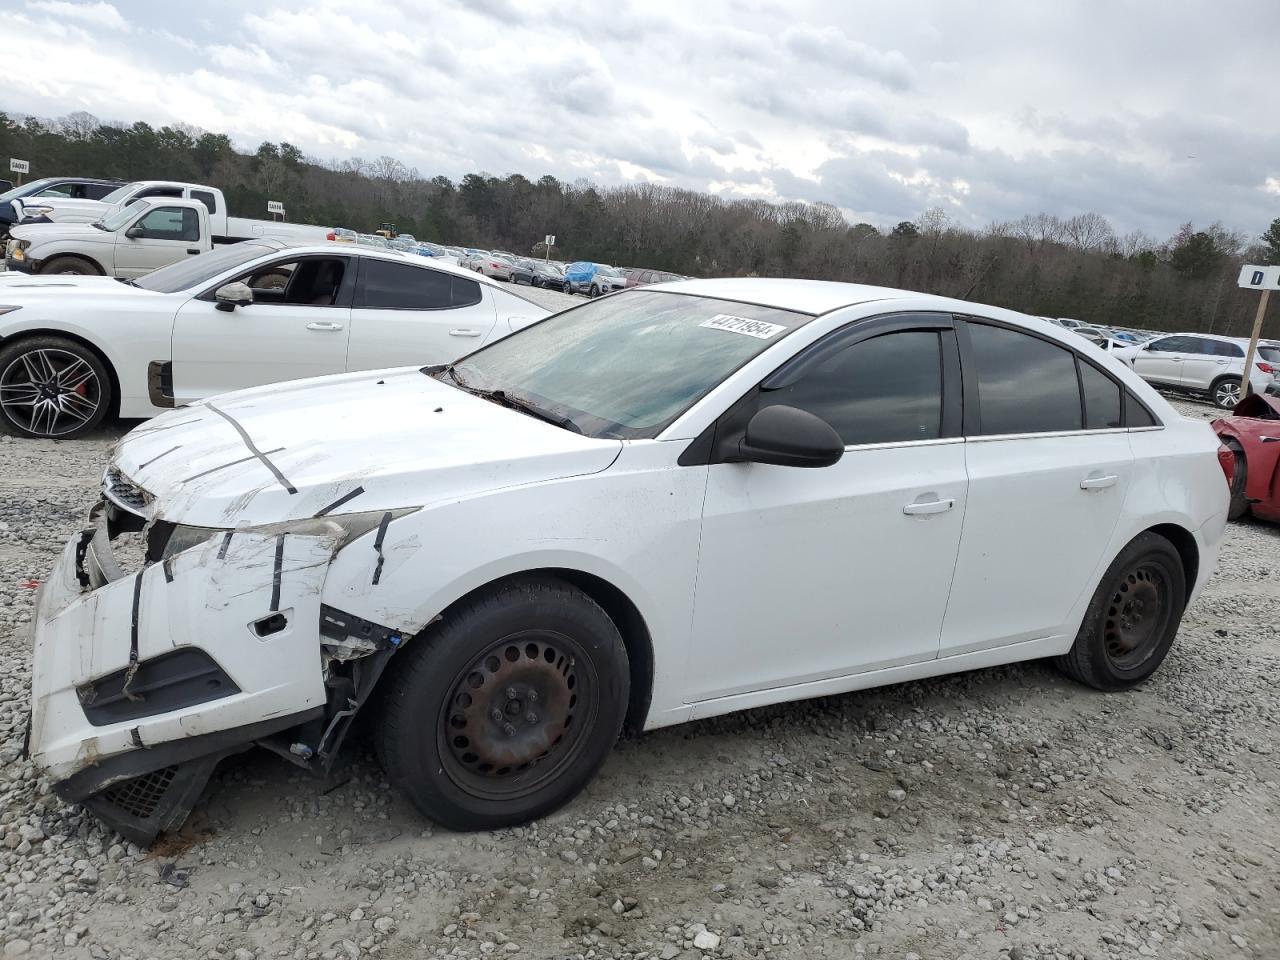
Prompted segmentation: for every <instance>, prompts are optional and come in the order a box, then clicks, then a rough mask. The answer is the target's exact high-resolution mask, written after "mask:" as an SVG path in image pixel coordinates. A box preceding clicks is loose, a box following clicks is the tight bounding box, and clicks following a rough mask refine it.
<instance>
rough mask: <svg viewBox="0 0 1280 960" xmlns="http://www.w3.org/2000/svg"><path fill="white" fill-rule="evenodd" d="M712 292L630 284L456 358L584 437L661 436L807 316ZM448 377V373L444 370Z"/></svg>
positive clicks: (480, 385)
mask: <svg viewBox="0 0 1280 960" xmlns="http://www.w3.org/2000/svg"><path fill="white" fill-rule="evenodd" d="M811 319H812V318H811V317H810V316H808V315H807V314H800V313H790V312H788V311H785V310H776V309H773V308H771V307H758V306H752V305H749V304H745V303H735V302H732V301H728V300H713V299H710V298H708V297H690V296H681V295H679V294H672V293H655V292H651V291H647V290H643V289H633V290H630V291H627V292H625V293H621V294H619V295H618V296H616V297H608V298H605V299H603V300H595V301H592V302H590V303H587V304H584V305H583V306H581V307H577V308H575V309H572V310H566V311H565V312H564V313H558V314H555V315H554V316H551V317H548V318H547V319H546V320H543V321H541V322H539V323H536V324H534V325H533V326H530V327H526V328H525V329H523V330H521V331H520V332H518V333H515V334H512V335H511V336H509V337H507V338H506V339H504V340H499V341H498V342H497V343H494V344H491V345H490V346H488V347H485V348H484V349H483V350H479V351H477V352H476V353H473V354H472V355H471V356H469V357H467V358H466V359H464V360H461V361H459V362H458V363H457V364H456V365H455V367H454V372H455V373H456V375H457V377H458V378H459V379H461V381H462V382H463V383H465V384H467V385H468V386H470V387H474V388H476V389H482V390H502V391H504V392H506V393H507V394H509V395H513V396H515V397H518V398H523V399H526V400H529V401H531V402H533V403H536V404H537V405H538V406H540V407H543V408H545V409H548V410H551V411H553V412H555V413H557V414H559V415H561V416H565V417H568V418H570V419H571V420H572V421H573V423H574V424H575V426H576V427H577V428H578V429H580V430H582V432H583V433H585V434H586V435H587V436H592V437H622V438H643V437H654V436H657V435H658V434H659V433H660V432H661V431H662V429H663V428H664V427H666V426H667V425H668V424H669V423H671V421H673V420H674V419H675V418H676V417H678V416H680V414H682V413H684V412H685V411H686V410H687V409H689V407H690V406H692V405H693V404H694V403H695V402H696V401H697V400H699V399H700V398H701V397H702V396H704V395H705V394H706V393H707V391H709V390H711V389H712V388H713V387H715V386H717V385H718V384H719V383H720V382H721V381H722V380H724V378H725V377H727V376H728V375H729V374H730V373H732V372H733V371H734V370H737V369H738V368H739V367H740V366H742V365H743V364H744V363H746V362H747V361H748V360H750V359H751V358H752V357H754V356H756V355H757V354H759V353H761V352H762V351H764V350H766V349H768V348H769V347H771V346H773V345H774V344H775V343H777V342H778V341H779V340H781V339H782V338H783V337H785V336H786V335H787V334H788V333H790V332H791V331H792V330H794V329H796V328H797V327H800V326H803V325H804V324H806V323H808V322H809V321H810V320H811ZM438 376H439V377H440V379H441V380H443V381H444V382H445V383H452V382H453V380H452V379H450V375H449V374H448V373H447V372H442V373H440V374H438Z"/></svg>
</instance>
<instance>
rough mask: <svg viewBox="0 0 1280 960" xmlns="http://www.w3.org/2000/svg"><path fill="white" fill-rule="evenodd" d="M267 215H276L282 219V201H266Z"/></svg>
mask: <svg viewBox="0 0 1280 960" xmlns="http://www.w3.org/2000/svg"><path fill="white" fill-rule="evenodd" d="M267 213H278V214H280V216H282V217H283V216H284V203H283V201H280V200H268V201H267Z"/></svg>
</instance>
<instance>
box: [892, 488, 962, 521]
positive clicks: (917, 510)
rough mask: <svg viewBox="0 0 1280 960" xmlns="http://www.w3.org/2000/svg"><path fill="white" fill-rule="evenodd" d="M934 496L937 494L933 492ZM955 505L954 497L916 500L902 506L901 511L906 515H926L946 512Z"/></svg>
mask: <svg viewBox="0 0 1280 960" xmlns="http://www.w3.org/2000/svg"><path fill="white" fill-rule="evenodd" d="M933 496H934V497H935V498H936V497H937V494H936V493H935V494H933ZM955 505H956V502H955V500H954V499H949V500H939V499H934V500H925V501H920V500H917V501H915V502H914V503H908V504H907V505H906V506H905V507H903V508H902V512H903V513H904V514H905V515H906V516H908V517H919V516H928V515H929V514H931V513H946V512H947V511H948V510H950V509H951V508H952V507H954V506H955Z"/></svg>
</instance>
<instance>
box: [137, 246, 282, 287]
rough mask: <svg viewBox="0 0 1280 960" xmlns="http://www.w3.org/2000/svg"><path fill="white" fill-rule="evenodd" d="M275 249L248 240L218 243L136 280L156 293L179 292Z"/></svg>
mask: <svg viewBox="0 0 1280 960" xmlns="http://www.w3.org/2000/svg"><path fill="white" fill-rule="evenodd" d="M275 252H276V247H269V246H266V245H265V244H261V243H253V242H252V241H248V240H246V241H243V242H241V243H231V244H228V245H227V246H225V247H219V248H218V249H217V250H214V251H213V252H212V253H202V254H200V255H199V256H196V257H192V258H191V259H189V260H179V261H178V262H177V263H174V264H170V265H169V266H167V267H161V268H160V269H159V270H154V271H152V272H151V273H148V274H146V275H145V276H142V277H139V278H138V279H137V280H135V281H134V284H135V285H137V286H139V287H142V288H143V289H144V290H154V291H156V292H157V293H177V292H178V291H179V290H190V289H192V288H193V287H198V286H200V285H201V284H204V283H207V282H208V281H210V280H212V279H213V278H214V277H216V276H218V274H220V273H225V272H226V271H228V270H234V269H235V268H236V267H238V266H240V265H241V264H245V263H248V262H249V261H250V260H255V259H257V258H258V257H262V256H266V255H267V254H269V253H275Z"/></svg>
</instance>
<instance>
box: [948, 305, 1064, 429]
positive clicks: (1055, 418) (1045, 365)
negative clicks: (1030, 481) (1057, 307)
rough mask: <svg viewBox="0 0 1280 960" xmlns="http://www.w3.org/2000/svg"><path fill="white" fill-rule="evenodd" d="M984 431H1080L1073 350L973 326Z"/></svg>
mask: <svg viewBox="0 0 1280 960" xmlns="http://www.w3.org/2000/svg"><path fill="white" fill-rule="evenodd" d="M969 339H970V342H971V343H972V345H973V359H974V364H975V366H976V367H977V373H978V403H979V409H980V410H981V419H982V430H981V432H982V433H983V434H985V435H988V436H990V435H993V434H1004V433H1048V432H1051V431H1057V430H1079V429H1080V428H1081V423H1080V387H1079V384H1078V383H1077V381H1076V364H1075V357H1074V355H1073V354H1072V353H1071V351H1069V350H1067V349H1065V348H1063V347H1058V346H1055V345H1053V344H1052V343H1049V342H1048V341H1046V340H1041V339H1039V338H1038V337H1033V336H1030V335H1029V334H1025V333H1019V332H1017V331H1015V330H1007V329H1005V328H1003V327H994V326H989V325H987V324H982V323H970V324H969Z"/></svg>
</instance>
